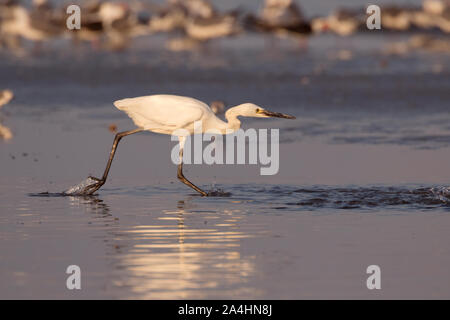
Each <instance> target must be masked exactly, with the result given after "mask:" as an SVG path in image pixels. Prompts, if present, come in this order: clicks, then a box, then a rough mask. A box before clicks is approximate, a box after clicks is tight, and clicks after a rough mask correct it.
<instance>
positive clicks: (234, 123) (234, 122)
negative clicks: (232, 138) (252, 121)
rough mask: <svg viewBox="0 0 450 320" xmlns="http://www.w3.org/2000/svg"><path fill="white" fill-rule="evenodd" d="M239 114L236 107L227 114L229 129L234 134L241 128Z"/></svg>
mask: <svg viewBox="0 0 450 320" xmlns="http://www.w3.org/2000/svg"><path fill="white" fill-rule="evenodd" d="M238 116H239V114H238V113H237V112H236V109H235V107H233V108H230V109H228V110H227V112H225V118H226V119H227V121H228V122H227V129H228V130H232V131H233V132H234V131H236V130H238V129H239V128H240V127H241V121H239V119H238V118H237V117H238Z"/></svg>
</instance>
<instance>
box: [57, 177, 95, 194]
mask: <svg viewBox="0 0 450 320" xmlns="http://www.w3.org/2000/svg"><path fill="white" fill-rule="evenodd" d="M96 182H97V181H96V180H94V179H92V178H91V177H88V178H86V179H84V180H83V181H81V182H80V183H79V184H77V185H75V186H72V187H70V188H69V189H67V190H66V191H63V192H62V194H63V195H66V196H82V195H85V193H84V192H83V191H84V189H85V188H86V187H87V186H90V185H92V184H94V183H96Z"/></svg>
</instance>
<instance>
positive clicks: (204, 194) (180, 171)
mask: <svg viewBox="0 0 450 320" xmlns="http://www.w3.org/2000/svg"><path fill="white" fill-rule="evenodd" d="M178 179H179V180H180V181H181V182H183V183H184V184H185V185H187V186H189V187H191V188H192V189H194V190H195V191H197V192H198V193H200V194H201V195H202V196H204V197H205V196H208V194H207V193H206V192H205V191H203V190H202V189H200V188H199V187H197V186H196V185H195V184H193V183H192V182H190V181H189V180H188V179H186V178H185V176H184V175H183V149H182V148H180V164H179V165H178Z"/></svg>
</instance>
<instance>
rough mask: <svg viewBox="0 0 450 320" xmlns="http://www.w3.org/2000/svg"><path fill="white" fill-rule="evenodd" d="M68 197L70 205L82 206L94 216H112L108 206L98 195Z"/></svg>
mask: <svg viewBox="0 0 450 320" xmlns="http://www.w3.org/2000/svg"><path fill="white" fill-rule="evenodd" d="M68 198H69V201H70V206H71V207H76V208H83V209H84V211H85V212H86V213H88V214H91V215H92V216H93V217H94V218H107V217H112V216H111V213H110V209H109V206H108V205H107V204H106V203H105V202H104V201H103V200H102V199H100V198H99V197H98V196H76V197H75V196H74V197H72V196H69V197H68Z"/></svg>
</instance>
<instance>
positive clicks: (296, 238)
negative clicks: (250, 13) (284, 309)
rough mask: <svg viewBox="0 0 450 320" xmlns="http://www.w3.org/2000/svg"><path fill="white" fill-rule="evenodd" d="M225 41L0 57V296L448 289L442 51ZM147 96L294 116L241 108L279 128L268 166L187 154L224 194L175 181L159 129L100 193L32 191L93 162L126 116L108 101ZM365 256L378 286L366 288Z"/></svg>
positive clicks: (129, 154)
mask: <svg viewBox="0 0 450 320" xmlns="http://www.w3.org/2000/svg"><path fill="white" fill-rule="evenodd" d="M392 40H393V41H394V40H396V38H395V36H394V38H393V39H392ZM230 41H231V43H228V42H226V43H223V44H222V45H223V46H224V47H223V48H222V49H223V50H225V51H224V52H222V53H221V51H220V50H219V49H218V48H214V47H213V48H212V50H216V51H213V53H214V54H208V55H207V56H206V58H205V57H204V56H203V57H202V56H201V55H200V56H198V55H197V54H181V55H176V54H173V53H168V52H165V53H164V55H161V54H160V52H158V51H156V49H151V50H150V51H149V52H147V51H145V50H143V48H141V47H139V45H142V44H138V45H137V49H136V50H135V51H131V52H129V53H116V54H102V53H96V54H94V55H92V56H90V59H89V61H90V62H89V63H86V62H85V60H84V58H81V57H80V56H79V55H78V54H76V53H73V52H66V53H65V54H66V55H63V56H59V55H56V54H55V56H51V54H49V55H46V56H44V57H42V58H37V57H29V58H27V59H23V58H21V59H16V58H11V57H8V58H7V59H4V60H2V62H1V63H0V75H1V76H0V87H1V88H3V87H5V88H6V87H8V88H11V89H13V91H14V92H15V94H16V99H15V100H14V101H13V102H12V103H11V104H10V105H8V106H5V107H4V109H2V111H1V112H2V123H3V125H7V126H8V127H10V128H11V130H12V132H13V134H14V138H13V139H12V140H11V141H9V142H4V141H1V142H0V163H1V169H0V170H1V171H0V172H1V175H0V212H1V214H0V239H1V241H0V284H1V285H0V298H32V299H35V298H64V299H76V298H118V299H128V298H137V299H144V298H150V299H182V298H185V299H209V298H223V299H238V298H250V299H253V298H261V299H297V298H345V299H347V298H363V299H379V298H389V299H391V298H393V299H402V298H437V299H444V298H445V299H448V298H450V283H449V282H450V280H449V279H450V255H449V247H448V243H449V238H450V233H449V226H450V224H449V222H450V221H449V219H450V218H449V208H450V207H449V201H450V200H449V198H450V196H449V191H448V186H450V182H449V175H448V159H449V158H450V157H449V156H450V127H449V126H448V123H449V117H450V116H449V113H448V101H449V98H450V96H449V92H450V90H449V88H450V77H449V70H448V65H449V63H448V62H449V56H448V55H445V54H438V53H424V52H415V53H410V54H408V55H406V56H402V57H398V56H387V57H386V56H385V55H383V54H382V53H380V50H379V45H380V44H383V43H384V42H385V41H386V39H382V38H381V39H380V38H376V41H375V42H374V43H372V42H367V43H370V45H371V46H372V47H371V46H370V45H368V46H359V47H358V46H357V44H359V43H361V42H359V41H358V39H354V38H350V39H349V41H350V42H351V43H352V45H354V46H355V48H354V49H353V48H352V52H353V56H352V58H351V60H350V61H347V60H341V59H339V58H335V57H334V56H333V52H334V51H332V52H331V53H330V51H327V50H324V48H330V47H334V46H335V45H336V39H335V38H333V37H324V38H321V39H319V40H313V41H312V43H311V48H310V51H308V52H307V53H305V52H303V53H299V52H298V51H296V49H294V48H293V47H292V46H291V44H286V43H284V42H281V43H280V46H281V50H275V51H273V52H269V53H267V52H263V51H262V48H264V46H265V44H264V41H262V40H261V39H259V38H258V39H255V38H250V39H248V41H246V40H242V39H241V40H236V42H234V40H230ZM252 41H253V42H252ZM247 43H249V44H248V47H246V44H247ZM363 43H366V42H363ZM250 44H251V45H250ZM235 45H239V48H240V49H241V50H238V51H236V50H235V49H236V48H235V47H233V46H235ZM283 46H284V47H283ZM140 48H141V49H140ZM227 50H228V51H227ZM258 50H260V51H258ZM385 61H387V63H385ZM437 66H438V67H439V68H438V67H437ZM153 93H175V94H181V95H189V96H194V97H196V98H199V99H201V100H204V101H205V102H210V101H213V100H224V101H225V103H226V104H227V106H230V105H235V104H238V103H240V102H243V101H254V102H256V103H260V104H261V105H263V106H267V107H269V106H270V107H271V109H273V110H274V111H279V112H286V113H291V114H294V115H296V116H297V120H295V121H291V122H290V121H281V120H267V121H266V120H261V121H258V120H251V119H249V120H248V121H244V127H246V128H249V127H256V128H266V127H267V128H280V171H279V173H278V174H277V175H275V176H260V175H259V168H260V167H259V166H258V165H251V166H248V165H215V166H207V165H187V166H186V171H185V174H186V176H187V177H188V178H190V179H191V180H192V181H193V182H194V183H198V184H200V185H201V186H203V187H205V188H206V189H207V190H211V189H222V190H223V191H225V192H228V193H230V194H229V195H228V196H225V197H212V198H202V197H199V196H197V195H194V194H193V192H192V191H191V190H190V189H188V188H187V187H186V186H184V185H182V184H181V183H180V182H178V181H177V179H176V166H175V165H174V164H172V163H171V161H170V152H171V149H172V147H173V146H174V142H171V141H170V137H168V136H162V135H156V134H150V133H144V134H138V135H135V136H130V137H127V138H124V140H123V141H122V142H121V145H120V146H119V149H118V153H117V157H116V159H115V160H114V163H113V167H112V170H111V176H110V178H109V180H108V182H107V184H106V185H105V186H104V188H102V189H101V190H100V191H99V192H98V195H96V196H93V197H45V196H36V194H37V193H40V192H46V191H48V192H50V193H52V192H61V191H63V190H66V189H67V188H68V187H70V186H72V185H74V184H76V183H78V182H79V181H81V180H82V179H84V178H86V177H87V176H88V175H89V174H93V175H96V176H98V175H100V174H101V173H102V170H103V169H104V165H105V162H106V157H107V155H108V152H109V150H110V147H111V144H112V140H113V137H114V134H113V133H111V132H110V131H109V130H108V127H109V126H110V125H111V124H115V125H116V126H117V127H118V129H119V131H121V130H128V129H131V128H133V124H132V122H131V121H130V120H129V119H128V118H127V117H126V115H125V114H122V113H121V112H120V111H118V110H116V109H115V108H114V107H113V105H112V101H114V100H116V99H119V98H123V97H131V96H138V95H144V94H153ZM71 264H75V265H79V266H80V268H81V272H82V290H80V291H69V290H67V289H66V287H65V283H66V278H67V275H66V274H65V270H66V268H67V266H68V265H71ZM372 264H376V265H379V266H380V267H381V272H382V280H381V281H382V282H381V285H382V289H381V290H372V291H371V290H368V289H367V288H366V279H367V277H368V275H367V274H366V268H367V266H369V265H372Z"/></svg>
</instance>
